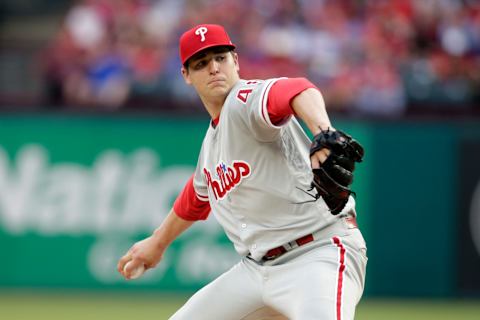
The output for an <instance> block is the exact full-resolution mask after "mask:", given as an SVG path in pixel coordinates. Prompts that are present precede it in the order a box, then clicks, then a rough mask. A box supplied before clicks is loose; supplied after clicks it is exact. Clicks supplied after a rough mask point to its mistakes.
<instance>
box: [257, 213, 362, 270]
mask: <svg viewBox="0 0 480 320" xmlns="http://www.w3.org/2000/svg"><path fill="white" fill-rule="evenodd" d="M345 222H346V223H347V227H348V228H349V229H354V228H358V224H357V219H356V218H355V217H353V216H351V217H346V218H345ZM313 240H315V239H314V237H313V234H312V233H310V234H307V235H306V236H303V237H301V238H298V239H296V240H294V241H291V242H288V243H286V244H284V245H282V246H279V247H276V248H273V249H270V250H268V251H267V253H266V254H265V255H264V256H263V257H262V261H269V260H274V259H277V258H278V257H280V256H282V255H283V254H285V253H286V252H288V251H290V250H292V249H294V248H296V247H301V246H303V245H305V244H307V243H309V242H312V241H313Z"/></svg>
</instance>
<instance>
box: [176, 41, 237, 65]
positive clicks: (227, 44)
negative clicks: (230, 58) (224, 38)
mask: <svg viewBox="0 0 480 320" xmlns="http://www.w3.org/2000/svg"><path fill="white" fill-rule="evenodd" d="M214 47H230V48H232V49H235V48H236V46H235V45H234V44H233V43H225V44H218V43H215V44H210V45H207V46H205V47H202V48H200V49H198V50H197V51H195V52H193V53H192V54H190V55H189V56H188V57H186V58H185V60H184V61H182V64H185V63H187V62H188V60H189V59H190V58H192V57H193V56H194V55H196V54H198V53H200V52H202V51H204V50H207V49H211V48H214Z"/></svg>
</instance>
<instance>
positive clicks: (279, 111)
mask: <svg viewBox="0 0 480 320" xmlns="http://www.w3.org/2000/svg"><path fill="white" fill-rule="evenodd" d="M310 88H314V89H317V90H318V88H317V87H316V86H315V85H314V84H313V83H311V82H310V81H308V80H307V79H305V78H290V79H279V80H277V81H276V82H275V83H274V84H273V85H272V88H271V89H270V92H269V93H268V100H267V114H266V115H267V116H268V118H269V120H270V123H272V124H273V125H275V126H279V125H282V124H283V123H285V122H287V121H288V119H290V117H291V116H292V115H294V114H295V112H294V110H293V109H292V105H291V103H292V100H293V99H294V98H295V97H296V96H297V95H299V94H300V93H302V92H303V91H305V90H307V89H310Z"/></svg>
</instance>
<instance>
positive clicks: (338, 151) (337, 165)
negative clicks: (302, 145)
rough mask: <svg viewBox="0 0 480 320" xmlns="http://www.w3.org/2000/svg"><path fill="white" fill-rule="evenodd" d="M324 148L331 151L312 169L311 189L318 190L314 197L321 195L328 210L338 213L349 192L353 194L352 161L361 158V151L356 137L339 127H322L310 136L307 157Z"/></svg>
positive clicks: (334, 213) (357, 160)
mask: <svg viewBox="0 0 480 320" xmlns="http://www.w3.org/2000/svg"><path fill="white" fill-rule="evenodd" d="M324 148H326V149H328V150H330V154H329V156H328V157H327V159H326V160H325V161H324V162H323V163H321V164H320V168H319V169H313V182H312V188H315V189H316V190H317V193H318V194H317V196H316V198H319V197H322V198H323V200H324V201H325V203H326V204H327V206H328V207H329V208H330V212H331V213H332V214H333V215H337V214H339V213H340V211H342V209H343V208H344V207H345V204H346V203H347V201H348V197H349V196H350V194H352V193H353V194H355V193H354V192H353V191H352V190H351V189H350V185H351V184H352V182H353V171H354V169H355V162H361V161H362V159H363V154H364V152H363V147H362V146H361V145H360V144H359V143H358V142H357V141H355V139H352V137H351V136H349V135H348V134H346V133H344V132H342V131H339V130H337V131H331V130H323V131H321V132H320V133H319V134H317V135H316V136H315V137H313V141H312V145H311V147H310V156H312V155H313V154H314V153H315V152H317V151H319V150H321V149H324Z"/></svg>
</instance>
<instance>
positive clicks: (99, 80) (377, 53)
mask: <svg viewBox="0 0 480 320" xmlns="http://www.w3.org/2000/svg"><path fill="white" fill-rule="evenodd" d="M199 23H218V24H222V25H224V26H225V27H226V29H227V30H228V31H229V33H230V36H231V37H232V39H233V42H234V43H235V44H236V45H237V52H238V53H239V56H240V73H241V76H242V78H245V79H249V78H259V79H262V78H271V77H277V76H289V77H298V76H305V77H307V78H309V79H310V80H311V81H312V82H314V83H315V84H316V85H317V86H318V87H319V88H320V89H321V91H322V93H323V95H324V96H325V99H326V101H327V105H328V107H329V108H330V109H335V110H337V111H341V112H347V113H353V114H356V113H359V114H375V115H384V116H395V115H399V114H403V113H405V112H406V111H407V110H408V108H436V109H439V110H446V109H449V110H451V109H458V110H460V109H462V108H475V107H476V108H479V107H480V1H478V0H421V1H414V0H388V1H387V0H363V1H362V0H243V1H237V0H192V1H186V0H79V1H76V2H75V4H74V5H73V6H72V7H71V9H70V10H69V11H68V12H67V13H66V16H65V18H64V21H63V23H62V26H61V29H60V30H59V31H58V34H56V36H55V38H54V39H52V41H51V43H50V44H49V46H48V48H46V49H45V51H44V52H43V55H42V62H43V63H42V65H43V66H44V76H45V80H46V83H47V89H46V96H47V98H48V103H51V104H57V105H74V106H79V107H83V108H95V109H111V110H114V109H119V108H136V107H137V108H141V107H142V106H149V107H151V108H159V109H160V108H171V107H173V106H175V107H178V108H192V109H195V108H198V105H199V104H198V103H197V102H198V100H197V98H196V95H195V93H194V92H193V90H191V88H188V86H186V85H185V84H184V82H183V79H182V77H181V74H180V61H179V58H178V38H179V36H180V35H181V33H183V32H184V31H185V30H187V29H189V28H190V27H192V26H194V25H196V24H199Z"/></svg>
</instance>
